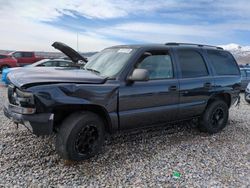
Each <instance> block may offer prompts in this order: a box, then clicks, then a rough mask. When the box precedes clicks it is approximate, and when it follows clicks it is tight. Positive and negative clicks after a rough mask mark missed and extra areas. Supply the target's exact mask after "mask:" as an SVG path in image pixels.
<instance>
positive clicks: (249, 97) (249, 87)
mask: <svg viewBox="0 0 250 188" xmlns="http://www.w3.org/2000/svg"><path fill="white" fill-rule="evenodd" d="M245 100H246V101H247V102H248V103H250V83H248V85H247V88H246V90H245Z"/></svg>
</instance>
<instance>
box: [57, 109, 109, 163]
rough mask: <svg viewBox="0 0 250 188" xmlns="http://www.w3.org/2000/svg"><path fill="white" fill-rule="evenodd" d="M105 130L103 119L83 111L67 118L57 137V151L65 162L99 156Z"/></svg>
mask: <svg viewBox="0 0 250 188" xmlns="http://www.w3.org/2000/svg"><path fill="white" fill-rule="evenodd" d="M104 137H105V129H104V123H103V120H102V118H100V117H99V116H98V115H97V114H95V113H92V112H88V111H83V112H76V113H73V114H71V115H70V116H69V117H67V118H66V119H65V120H64V121H63V123H62V125H61V127H60V128H59V132H58V133H57V137H56V150H57V152H58V154H59V155H60V156H61V157H62V158H63V159H65V160H73V161H81V160H84V159H88V158H90V157H93V156H94V155H96V154H98V153H99V152H100V150H101V148H102V145H103V143H104Z"/></svg>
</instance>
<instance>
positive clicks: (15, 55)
mask: <svg viewBox="0 0 250 188" xmlns="http://www.w3.org/2000/svg"><path fill="white" fill-rule="evenodd" d="M13 56H14V57H15V58H20V57H22V53H21V52H15V53H14V54H13Z"/></svg>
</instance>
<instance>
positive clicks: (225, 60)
mask: <svg viewBox="0 0 250 188" xmlns="http://www.w3.org/2000/svg"><path fill="white" fill-rule="evenodd" d="M207 53H208V58H209V59H210V61H211V64H212V66H213V68H214V70H215V73H216V74H217V75H239V74H240V72H239V68H238V65H237V63H236V61H235V60H234V58H233V56H232V55H231V54H230V53H229V52H227V51H218V50H207Z"/></svg>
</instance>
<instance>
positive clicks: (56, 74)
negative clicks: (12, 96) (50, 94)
mask: <svg viewBox="0 0 250 188" xmlns="http://www.w3.org/2000/svg"><path fill="white" fill-rule="evenodd" d="M8 79H9V80H10V82H11V83H13V84H14V85H15V86H17V87H19V88H21V87H25V86H27V85H39V84H42V83H86V84H102V83H104V82H105V81H106V78H104V77H101V76H98V75H97V74H95V73H92V72H90V71H87V70H81V69H80V70H79V69H70V68H51V67H50V68H44V67H43V68H37V67H35V68H33V67H31V68H23V69H18V70H14V71H11V72H10V73H9V74H8Z"/></svg>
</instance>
